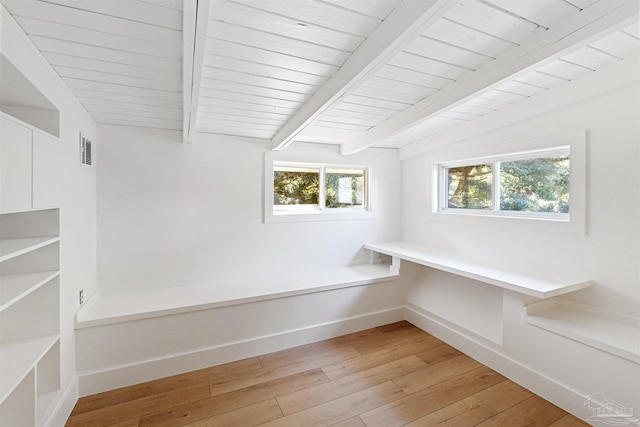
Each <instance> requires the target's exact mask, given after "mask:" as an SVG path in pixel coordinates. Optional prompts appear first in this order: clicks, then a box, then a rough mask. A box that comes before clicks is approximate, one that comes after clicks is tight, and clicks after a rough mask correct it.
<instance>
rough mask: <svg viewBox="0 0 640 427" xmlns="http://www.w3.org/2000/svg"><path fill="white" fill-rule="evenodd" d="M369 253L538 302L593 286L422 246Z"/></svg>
mask: <svg viewBox="0 0 640 427" xmlns="http://www.w3.org/2000/svg"><path fill="white" fill-rule="evenodd" d="M364 247H365V248H366V249H369V250H372V251H374V252H378V253H382V254H387V255H391V256H392V257H396V258H400V259H404V260H406V261H411V262H414V263H417V264H421V265H425V266H427V267H431V268H435V269H438V270H442V271H446V272H449V273H453V274H457V275H459V276H463V277H467V278H469V279H474V280H478V281H480V282H484V283H488V284H490V285H494V286H498V287H501V288H504V289H509V290H512V291H516V292H519V293H522V294H525V295H530V296H533V297H536V298H541V299H542V298H550V297H555V296H558V295H562V294H566V293H569V292H573V291H577V290H579V289H584V288H588V287H590V286H591V281H590V280H584V279H579V278H567V277H563V278H555V279H554V280H545V279H541V278H538V277H532V276H528V275H520V274H515V273H511V272H507V271H503V270H496V269H492V268H487V267H484V266H481V265H477V264H471V263H468V262H464V261H460V260H457V259H455V258H453V257H450V256H445V255H441V254H434V253H431V252H428V251H427V250H425V249H424V248H422V247H420V246H419V245H416V244H413V243H408V242H401V241H398V242H387V243H369V244H365V245H364Z"/></svg>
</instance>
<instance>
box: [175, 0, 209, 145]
mask: <svg viewBox="0 0 640 427" xmlns="http://www.w3.org/2000/svg"><path fill="white" fill-rule="evenodd" d="M209 8H210V0H197V1H193V0H184V3H183V9H182V98H183V102H182V113H183V115H182V141H183V142H184V143H190V142H191V139H192V136H193V130H194V128H195V123H196V115H197V112H198V99H199V98H200V77H201V75H202V62H203V59H204V48H205V42H206V41H207V25H208V23H209Z"/></svg>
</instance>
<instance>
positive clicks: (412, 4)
mask: <svg viewBox="0 0 640 427" xmlns="http://www.w3.org/2000/svg"><path fill="white" fill-rule="evenodd" d="M455 4H456V2H455V1H452V0H421V1H403V2H401V3H400V4H399V5H398V7H397V8H396V9H394V11H393V12H391V14H390V15H389V16H388V17H387V18H386V19H385V20H384V21H382V23H381V24H380V25H379V26H378V28H376V30H375V31H374V32H373V34H371V35H370V36H369V37H367V39H366V40H365V41H364V42H363V43H362V44H361V45H360V46H359V47H358V49H356V50H355V51H354V52H353V54H352V55H351V56H350V57H349V58H348V59H347V60H346V61H345V63H344V64H343V65H342V67H341V68H340V69H339V70H338V71H337V72H336V73H335V74H334V75H333V76H332V77H331V78H330V79H329V80H328V81H327V82H326V83H325V84H324V85H323V86H321V87H320V88H319V89H318V90H317V92H316V93H315V94H314V95H313V96H312V97H311V99H309V101H307V102H306V103H305V104H304V105H303V106H302V107H301V108H300V110H298V111H297V112H296V113H295V114H294V115H293V116H292V117H291V118H290V119H289V120H288V121H287V122H286V123H285V124H284V125H283V126H282V128H281V129H280V130H279V131H278V132H277V133H276V134H275V136H274V137H273V139H272V140H271V143H272V148H273V149H274V150H282V149H284V148H286V147H287V146H289V144H291V143H292V142H293V141H294V140H295V138H296V136H298V134H299V133H300V132H302V131H303V130H304V129H305V128H306V127H307V126H309V125H310V124H311V123H312V122H313V121H314V120H315V119H316V118H318V117H319V116H320V115H321V114H322V113H324V112H325V111H326V110H327V109H328V108H330V107H331V106H332V105H334V104H335V103H336V102H338V101H339V100H340V99H341V98H343V97H345V96H347V95H349V93H350V92H351V91H352V90H353V89H355V87H356V86H357V85H358V83H360V82H362V81H363V80H364V79H366V78H367V77H369V76H371V75H372V74H373V73H375V72H376V71H377V70H378V69H379V68H380V67H382V66H383V65H384V64H386V63H387V61H388V60H389V59H390V58H392V57H393V56H394V55H395V54H397V53H398V52H400V51H401V50H402V49H403V48H404V47H405V46H406V45H407V44H408V43H410V42H411V41H413V39H415V38H416V37H417V36H419V35H420V34H422V33H424V31H425V30H426V29H427V28H428V27H429V26H430V25H432V24H433V23H434V22H435V21H436V20H438V19H439V18H440V17H442V16H443V15H444V14H445V13H446V12H447V11H448V10H450V9H451V8H452V7H453V6H454V5H455Z"/></svg>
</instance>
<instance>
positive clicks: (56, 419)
mask: <svg viewBox="0 0 640 427" xmlns="http://www.w3.org/2000/svg"><path fill="white" fill-rule="evenodd" d="M78 396H79V394H78V377H77V376H74V377H73V380H71V382H70V383H69V385H68V386H67V388H66V389H65V390H64V391H63V392H62V394H61V395H60V396H59V398H58V400H57V402H56V405H55V407H54V409H53V410H52V411H51V412H50V416H49V418H48V419H46V420H45V421H44V422H43V423H42V425H44V426H51V427H58V426H60V427H62V426H64V425H65V424H66V422H67V420H68V419H69V415H71V411H73V407H74V406H75V405H76V402H77V401H78Z"/></svg>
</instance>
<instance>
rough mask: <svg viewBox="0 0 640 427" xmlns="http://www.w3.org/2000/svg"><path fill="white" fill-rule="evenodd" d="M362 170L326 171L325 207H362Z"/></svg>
mask: <svg viewBox="0 0 640 427" xmlns="http://www.w3.org/2000/svg"><path fill="white" fill-rule="evenodd" d="M364 178H365V177H364V170H362V169H360V170H349V169H346V170H342V169H327V170H326V174H325V184H326V186H325V193H326V194H325V203H326V204H325V206H326V207H328V208H346V207H354V206H363V205H364Z"/></svg>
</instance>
